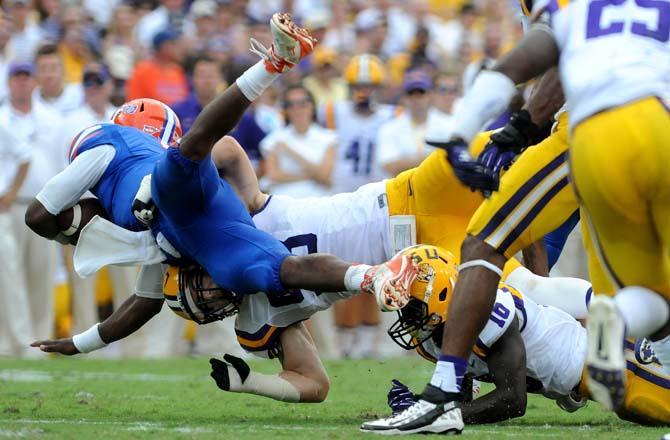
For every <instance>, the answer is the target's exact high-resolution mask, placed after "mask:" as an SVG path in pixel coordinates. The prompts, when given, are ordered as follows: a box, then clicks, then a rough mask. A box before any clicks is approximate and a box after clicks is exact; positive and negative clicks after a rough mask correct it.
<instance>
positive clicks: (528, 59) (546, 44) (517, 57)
mask: <svg viewBox="0 0 670 440" xmlns="http://www.w3.org/2000/svg"><path fill="white" fill-rule="evenodd" d="M558 56H559V52H558V46H557V45H556V41H555V40H554V37H553V35H552V34H551V30H550V29H548V28H547V27H546V26H544V25H538V26H536V27H533V28H532V29H531V30H530V31H529V32H528V33H527V34H526V35H525V36H524V37H523V39H522V40H521V41H520V42H519V44H517V46H516V47H515V48H514V49H512V50H511V51H510V52H508V53H507V54H506V55H504V56H503V57H502V58H500V60H499V61H498V62H497V63H496V64H495V66H493V69H492V70H493V71H495V72H500V73H503V74H504V75H506V76H507V77H508V78H510V79H511V80H512V81H513V82H514V84H521V83H524V82H526V81H529V80H531V79H533V78H535V77H536V76H538V75H541V74H542V73H544V72H545V71H547V70H548V69H549V68H550V67H552V66H556V65H557V64H558Z"/></svg>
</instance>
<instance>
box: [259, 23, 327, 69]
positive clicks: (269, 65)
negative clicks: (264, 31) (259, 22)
mask: <svg viewBox="0 0 670 440" xmlns="http://www.w3.org/2000/svg"><path fill="white" fill-rule="evenodd" d="M270 29H271V31H272V39H273V41H272V46H270V48H269V49H268V48H266V47H265V46H263V44H261V43H260V42H259V41H258V40H256V39H255V38H251V39H250V40H249V42H250V44H251V48H250V49H249V50H250V51H251V52H253V53H255V54H256V55H258V56H260V57H261V58H262V59H263V61H265V70H267V71H268V72H271V73H284V72H287V71H289V70H291V69H292V68H293V67H294V66H295V65H296V64H298V63H299V62H300V60H301V59H303V58H304V57H306V56H307V55H309V54H310V53H312V50H314V45H315V44H316V39H314V38H312V36H311V35H309V33H308V32H307V31H306V30H305V29H303V28H301V27H300V26H298V25H296V24H295V23H294V22H293V18H292V17H291V15H290V14H286V13H276V14H274V15H273V16H272V19H270Z"/></svg>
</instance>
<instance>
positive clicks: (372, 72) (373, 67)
mask: <svg viewBox="0 0 670 440" xmlns="http://www.w3.org/2000/svg"><path fill="white" fill-rule="evenodd" d="M385 70H386V69H385V68H384V63H382V61H381V60H380V59H379V58H378V57H376V56H375V55H370V54H362V55H356V56H355V57H353V58H352V59H351V61H349V64H347V67H345V68H344V79H345V80H346V81H347V83H349V85H351V86H362V85H368V86H380V85H382V84H383V83H384V79H385V78H386V72H385Z"/></svg>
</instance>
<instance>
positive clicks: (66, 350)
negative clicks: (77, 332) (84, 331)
mask: <svg viewBox="0 0 670 440" xmlns="http://www.w3.org/2000/svg"><path fill="white" fill-rule="evenodd" d="M30 346H31V347H38V348H39V349H40V350H42V351H43V352H45V353H60V354H64V355H66V356H72V355H73V354H79V350H77V347H75V346H74V343H73V342H72V338H67V339H56V340H54V341H51V340H46V341H35V342H33V343H32V344H30Z"/></svg>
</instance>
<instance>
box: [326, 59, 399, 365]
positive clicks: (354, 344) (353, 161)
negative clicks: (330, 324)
mask: <svg viewBox="0 0 670 440" xmlns="http://www.w3.org/2000/svg"><path fill="white" fill-rule="evenodd" d="M344 78H345V80H346V81H347V83H348V84H349V99H347V100H346V101H344V102H339V103H336V104H329V105H327V106H325V107H324V108H323V109H322V111H321V114H320V119H321V120H322V121H323V122H325V125H326V126H327V127H328V128H334V129H335V130H336V132H337V137H338V142H339V148H338V150H337V155H336V156H337V157H336V160H335V169H334V172H333V176H334V177H333V188H334V191H333V192H336V193H339V192H349V191H355V190H356V189H357V188H358V187H360V186H361V185H364V184H366V183H369V182H374V181H377V180H381V178H382V176H383V172H382V169H381V167H380V166H379V163H378V161H377V153H376V134H377V131H379V127H381V125H382V124H384V123H385V122H386V121H388V120H390V119H392V118H393V114H394V112H395V110H396V109H395V108H394V107H393V106H390V105H385V104H381V103H380V102H379V94H380V92H381V89H382V87H383V86H384V83H385V80H386V72H385V69H384V65H383V64H382V62H381V60H380V59H379V58H377V57H376V56H374V55H370V54H362V55H357V56H355V57H354V58H353V59H352V60H351V61H350V62H349V64H348V65H347V66H346V67H345V69H344ZM334 314H335V324H336V325H337V326H338V334H339V337H340V348H341V350H342V353H341V355H342V356H344V357H352V358H361V357H368V356H373V355H375V353H376V351H377V346H376V345H375V338H376V335H377V331H378V330H379V313H378V307H377V305H376V303H375V302H374V298H371V297H370V296H369V295H357V296H355V297H354V298H351V299H348V300H346V301H339V302H338V303H337V304H335V306H334Z"/></svg>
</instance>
